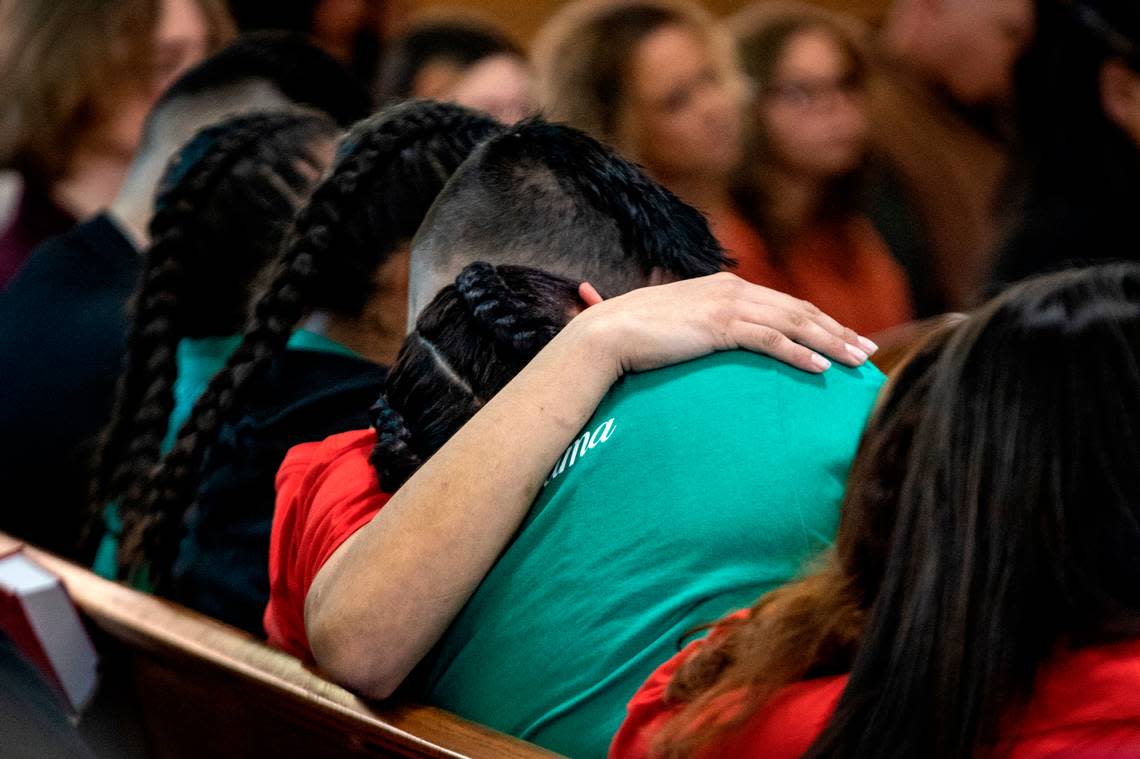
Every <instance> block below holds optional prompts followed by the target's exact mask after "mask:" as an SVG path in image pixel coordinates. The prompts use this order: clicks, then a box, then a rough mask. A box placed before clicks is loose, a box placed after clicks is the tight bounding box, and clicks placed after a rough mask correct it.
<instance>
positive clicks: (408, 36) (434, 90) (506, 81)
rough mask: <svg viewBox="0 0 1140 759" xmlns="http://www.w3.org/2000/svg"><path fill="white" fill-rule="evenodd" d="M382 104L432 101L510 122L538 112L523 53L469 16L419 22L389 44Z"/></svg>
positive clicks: (435, 17)
mask: <svg viewBox="0 0 1140 759" xmlns="http://www.w3.org/2000/svg"><path fill="white" fill-rule="evenodd" d="M377 89H378V94H379V101H380V102H381V103H382V104H390V103H393V102H395V101H397V100H407V99H412V98H431V99H435V100H448V101H451V102H454V103H458V104H459V105H463V106H466V107H468V108H474V109H476V110H479V111H483V112H485V113H489V114H491V115H492V116H494V117H495V118H496V119H498V120H499V121H502V122H503V123H505V124H511V123H514V122H516V121H518V120H520V119H522V118H525V117H526V116H530V115H532V114H533V113H534V112H535V110H536V105H535V100H534V82H533V76H532V75H531V71H530V66H529V64H528V62H527V60H526V57H525V56H524V55H523V52H522V49H521V48H520V47H518V46H517V45H515V43H514V42H512V41H511V39H510V38H509V37H507V36H506V35H505V34H504V33H503V32H501V31H500V30H499V29H497V28H495V27H494V26H493V25H491V24H488V23H485V22H483V21H481V20H478V19H476V18H472V17H471V16H469V15H455V14H450V13H449V14H446V15H441V14H439V13H433V14H430V15H428V16H426V17H422V18H420V19H418V20H413V21H412V22H410V23H409V24H408V26H407V28H406V29H405V30H404V31H403V32H401V33H400V34H399V35H397V36H396V37H395V38H394V39H393V40H392V41H391V42H390V43H389V46H388V51H387V55H386V57H385V61H384V67H383V69H382V71H381V75H380V79H379V82H378V88H377Z"/></svg>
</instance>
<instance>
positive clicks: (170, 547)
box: [120, 102, 501, 587]
mask: <svg viewBox="0 0 1140 759" xmlns="http://www.w3.org/2000/svg"><path fill="white" fill-rule="evenodd" d="M500 128H501V127H499V125H498V124H497V123H496V122H494V121H493V120H492V119H491V118H490V117H487V116H482V115H479V114H476V113H474V112H472V111H469V110H467V109H465V108H462V107H460V106H457V105H450V104H445V103H434V102H410V103H406V104H402V105H399V106H395V107H393V108H390V109H387V110H385V111H382V112H380V113H378V114H377V115H375V116H373V117H371V118H369V119H367V120H365V121H363V122H361V123H360V124H358V125H357V126H356V127H354V128H353V129H352V130H351V131H350V132H349V133H348V135H347V136H346V137H345V138H344V140H343V141H342V142H341V144H340V147H339V149H338V152H337V159H336V162H335V164H334V167H333V170H332V173H331V174H330V175H329V176H328V177H327V178H326V179H325V180H324V181H322V182H321V183H320V185H318V186H317V188H316V189H315V190H314V191H313V194H312V197H311V198H310V200H309V202H308V204H307V205H306V206H305V207H304V208H303V209H302V210H301V211H300V213H299V214H298V216H297V218H296V221H295V223H294V225H293V228H292V230H291V231H290V232H289V233H288V235H287V237H286V240H285V242H284V244H283V246H282V249H281V253H280V254H279V256H278V257H277V260H276V262H275V264H274V273H273V276H272V279H271V281H270V282H269V284H268V285H267V287H266V290H265V292H264V294H263V295H262V296H261V297H260V299H259V300H258V302H257V304H256V305H255V307H254V315H253V317H252V319H251V320H250V323H249V325H248V326H247V328H246V330H245V333H244V335H243V337H242V343H241V345H240V346H239V347H238V348H237V350H236V351H234V353H233V354H232V355H231V356H230V359H229V361H228V362H227V363H226V366H225V368H224V369H223V370H222V371H221V372H219V373H218V374H217V375H216V376H215V377H214V378H213V379H212V380H211V381H210V384H209V386H208V387H207V388H206V390H205V392H204V393H203V394H202V396H201V398H200V399H199V400H198V402H197V403H196V404H195V406H194V409H193V411H192V412H191V415H190V418H189V420H188V421H187V422H186V424H185V425H184V426H183V428H182V429H181V430H180V431H179V433H178V437H177V439H176V441H175V443H174V448H173V449H172V450H171V451H170V452H169V453H168V454H167V455H166V457H165V458H164V459H163V460H162V462H161V463H160V465H159V466H158V467H157V468H156V470H155V471H154V472H153V473H152V475H151V477H150V478H149V480H148V482H147V486H146V488H145V489H144V492H142V493H140V495H139V497H138V498H137V499H124V501H123V511H124V514H123V522H124V541H123V543H122V546H121V551H120V564H121V566H123V568H124V569H126V568H127V567H132V566H138V565H139V563H140V562H141V561H142V560H144V559H145V560H147V561H149V563H150V571H151V576H152V579H153V580H154V581H156V582H157V583H158V584H159V587H161V584H162V582H163V580H164V578H165V577H166V575H167V573H168V570H169V567H170V566H171V564H172V562H173V560H174V558H175V557H176V554H177V547H178V542H179V540H180V538H181V535H182V531H183V516H184V513H185V511H186V509H187V508H188V507H189V506H190V504H191V503H193V500H194V496H195V492H196V490H197V484H198V476H199V471H200V468H201V465H202V461H203V459H204V457H205V453H206V451H207V450H208V448H209V447H210V446H211V445H212V444H213V442H214V440H215V438H216V436H217V433H218V430H219V428H220V427H221V425H222V424H223V423H225V422H226V420H227V419H228V418H229V417H230V415H231V414H232V413H233V412H234V409H235V408H238V407H239V406H240V404H241V401H242V396H243V393H244V392H245V391H246V390H247V389H248V388H249V386H250V385H251V383H253V382H254V381H255V380H257V379H259V378H260V377H261V376H262V375H263V373H264V372H265V370H266V369H267V368H268V367H269V366H270V365H271V364H272V363H273V361H274V359H275V358H276V357H277V356H278V355H280V354H281V352H282V351H284V350H285V346H286V343H287V342H288V340H289V336H290V335H291V334H292V332H293V329H294V327H295V326H296V325H297V323H298V322H299V321H300V319H301V317H302V316H303V315H304V314H306V313H307V312H310V311H312V310H316V309H320V310H325V311H329V312H331V313H335V314H340V315H345V316H349V317H355V316H359V314H360V313H361V312H362V311H363V309H364V307H365V305H366V304H367V303H368V300H369V298H370V297H371V295H372V293H373V291H374V288H375V283H374V282H375V276H376V272H377V270H378V269H379V268H380V266H381V265H382V264H383V263H385V262H386V261H387V260H388V258H389V257H390V256H391V254H392V253H393V252H394V251H396V249H397V248H399V247H400V246H401V245H403V244H405V243H406V242H407V241H408V240H410V239H411V237H412V235H413V234H414V233H415V231H416V228H417V227H418V226H419V224H420V222H421V221H422V219H423V217H424V215H425V214H426V213H427V210H428V208H429V207H430V206H431V204H432V202H433V201H434V199H435V197H436V195H437V194H439V191H440V189H442V187H443V185H444V183H446V182H447V180H448V178H449V177H450V176H451V174H452V173H453V172H454V171H455V169H456V168H458V166H459V164H460V163H462V162H463V160H464V159H465V158H466V157H467V155H468V154H469V153H470V152H471V151H472V150H473V149H474V148H475V146H477V145H478V144H479V143H480V142H482V141H483V140H485V139H486V138H488V137H490V136H491V135H493V134H496V133H497V132H498V131H499V130H500Z"/></svg>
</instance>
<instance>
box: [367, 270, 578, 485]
mask: <svg viewBox="0 0 1140 759" xmlns="http://www.w3.org/2000/svg"><path fill="white" fill-rule="evenodd" d="M581 307H582V302H581V299H580V298H579V296H578V283H577V282H573V281H571V280H568V279H565V278H564V277H559V276H555V275H553V274H547V273H546V272H543V271H540V270H538V269H531V268H526V267H522V266H499V267H497V268H496V267H493V266H491V265H490V264H487V263H482V262H479V263H474V264H471V265H470V266H468V267H467V268H466V269H464V270H463V272H462V273H461V274H460V275H459V276H458V277H457V278H456V280H455V284H454V285H450V286H448V287H446V288H444V289H443V290H441V291H440V293H439V295H437V296H436V298H435V299H434V300H433V301H432V302H431V304H429V305H428V307H427V308H426V309H424V311H423V313H422V314H421V315H420V317H419V320H418V321H417V322H416V329H415V331H414V332H412V333H411V334H410V335H409V336H408V338H407V339H406V340H405V341H404V345H403V347H402V348H401V350H400V355H399V358H398V359H397V360H396V363H395V365H394V366H393V367H392V370H391V372H390V373H389V375H388V380H387V383H386V386H385V389H384V395H383V396H382V397H381V398H380V399H379V400H378V401H377V402H376V405H375V406H373V407H372V412H371V413H372V424H373V427H375V429H376V447H375V450H374V451H373V453H372V464H373V466H374V467H375V468H376V472H377V474H378V476H379V478H380V487H381V488H382V489H383V490H385V491H386V492H389V493H392V492H395V491H396V489H397V488H399V487H400V486H401V485H403V484H404V482H405V481H406V480H407V479H408V477H410V476H411V475H412V474H413V473H414V472H415V471H416V470H417V469H418V468H419V466H420V464H421V463H423V462H424V461H426V460H427V459H428V458H430V457H431V455H432V454H434V453H435V452H436V451H437V450H439V448H440V447H441V446H442V445H443V444H444V443H446V442H447V441H448V440H449V439H450V438H451V436H452V435H454V434H455V433H456V432H457V431H458V430H459V428H460V427H462V426H463V425H464V424H465V423H466V422H467V420H469V419H470V418H471V417H472V416H474V414H475V412H476V411H478V410H479V409H480V408H482V406H483V404H485V403H486V402H487V401H488V400H490V399H491V398H492V397H493V396H494V395H495V394H496V393H498V392H499V391H500V390H502V389H503V386H504V385H506V384H507V383H508V382H510V380H511V379H512V378H513V377H514V376H515V375H516V374H518V373H519V371H520V370H521V369H522V368H523V367H524V366H526V364H527V363H528V362H529V361H530V360H531V359H532V358H534V356H535V354H536V353H538V352H539V351H540V350H541V349H542V348H543V346H545V345H546V344H547V343H548V342H550V340H551V339H552V338H553V337H554V336H555V335H556V334H558V332H559V331H560V330H561V329H562V327H564V326H565V325H566V323H567V322H569V321H570V319H571V318H573V316H574V315H575V314H576V313H577V311H578V310H579V309H580V308H581Z"/></svg>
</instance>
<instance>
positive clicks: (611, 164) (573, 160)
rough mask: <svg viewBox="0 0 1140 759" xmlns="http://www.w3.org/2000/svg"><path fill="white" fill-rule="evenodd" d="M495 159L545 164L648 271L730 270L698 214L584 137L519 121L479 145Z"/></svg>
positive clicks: (681, 273)
mask: <svg viewBox="0 0 1140 759" xmlns="http://www.w3.org/2000/svg"><path fill="white" fill-rule="evenodd" d="M487 151H488V153H493V154H497V155H499V156H500V157H501V158H502V159H503V160H518V159H519V158H527V159H529V160H531V161H533V162H535V163H537V164H539V165H545V166H546V167H547V168H548V169H549V170H550V172H551V173H552V174H553V175H554V176H555V177H556V178H557V180H558V181H559V182H561V183H568V184H569V185H571V186H572V189H573V190H574V191H575V192H576V193H579V194H581V195H582V196H584V197H585V198H586V199H587V200H588V201H589V202H590V204H591V205H592V206H593V207H594V208H595V209H596V210H597V211H598V212H599V213H601V214H603V215H605V216H607V217H609V218H612V219H613V220H614V222H615V223H616V224H617V227H618V233H619V235H620V239H621V244H622V248H623V249H624V250H625V251H626V253H627V254H628V255H630V256H632V257H633V258H634V259H635V260H636V261H637V262H638V263H639V264H640V265H641V267H642V268H643V270H644V271H646V272H649V271H651V270H652V269H654V268H657V267H660V268H662V269H664V270H665V271H668V272H670V273H671V274H674V275H676V276H678V277H681V278H689V277H700V276H705V275H707V274H715V273H716V272H718V271H722V270H723V269H724V268H726V267H728V266H731V265H733V264H734V261H733V260H732V259H731V258H729V257H728V255H727V254H726V253H725V252H724V249H723V248H721V246H720V244H719V243H718V242H717V240H716V237H715V236H714V235H713V234H712V232H711V230H710V229H709V225H708V221H707V220H706V219H705V217H704V215H703V214H701V212H700V211H698V210H696V209H695V208H693V207H692V206H690V205H688V204H686V203H684V202H682V201H681V200H680V199H679V198H677V196H675V195H674V194H673V193H672V192H670V191H669V190H668V189H666V188H665V187H662V186H661V185H659V184H658V183H656V182H654V181H653V180H651V179H649V178H648V177H647V176H646V175H645V173H644V172H643V171H641V169H639V168H638V167H637V166H636V165H635V164H633V163H631V162H630V161H627V160H626V159H624V158H622V157H620V156H618V155H616V154H615V153H612V152H611V151H609V150H607V149H606V148H604V147H603V146H602V145H601V143H599V142H598V141H597V140H595V139H593V138H592V137H590V136H589V135H587V134H586V133H585V132H582V131H580V130H578V129H574V128H573V127H568V126H565V125H562V124H551V123H548V122H546V121H544V120H542V119H541V118H537V117H535V118H531V119H527V120H525V121H523V122H520V123H519V124H517V125H515V126H514V127H512V128H511V130H510V131H509V132H507V133H506V134H504V135H503V136H501V137H499V138H497V139H495V140H493V141H491V142H490V143H488V145H487Z"/></svg>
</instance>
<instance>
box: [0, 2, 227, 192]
mask: <svg viewBox="0 0 1140 759" xmlns="http://www.w3.org/2000/svg"><path fill="white" fill-rule="evenodd" d="M196 2H197V4H198V6H199V7H200V8H201V10H202V13H203V15H204V16H205V18H206V22H207V28H208V30H209V37H210V39H209V43H210V46H209V49H210V50H211V51H212V50H214V49H216V48H217V47H218V46H220V45H221V44H222V43H224V42H225V41H227V40H228V39H229V38H230V37H231V36H232V34H233V25H232V21H231V20H230V17H229V12H228V11H227V10H226V6H225V4H224V0H196ZM160 12H161V0H67V2H61V1H60V0H0V92H3V93H4V107H3V109H0V168H11V169H15V170H17V171H20V172H22V173H24V174H25V175H28V176H31V177H32V178H34V179H35V180H38V181H52V180H54V179H57V178H59V177H60V176H62V175H63V174H64V173H65V172H66V171H67V163H68V160H69V156H70V152H71V151H70V150H69V149H68V148H69V146H71V145H74V144H75V143H76V142H77V141H78V140H80V139H81V138H82V137H83V136H84V135H85V133H86V132H87V131H88V130H90V129H91V128H92V127H94V126H95V125H97V124H99V123H100V121H102V120H103V119H105V118H106V117H107V115H108V114H109V113H111V112H113V111H114V109H115V107H116V106H117V105H118V103H119V98H120V97H121V94H122V92H123V89H124V88H126V87H130V86H133V84H132V83H133V82H135V81H139V80H144V79H146V78H148V74H149V71H150V70H151V67H152V62H151V59H152V44H153V35H154V28H155V26H156V24H157V23H158V20H159V16H160Z"/></svg>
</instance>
